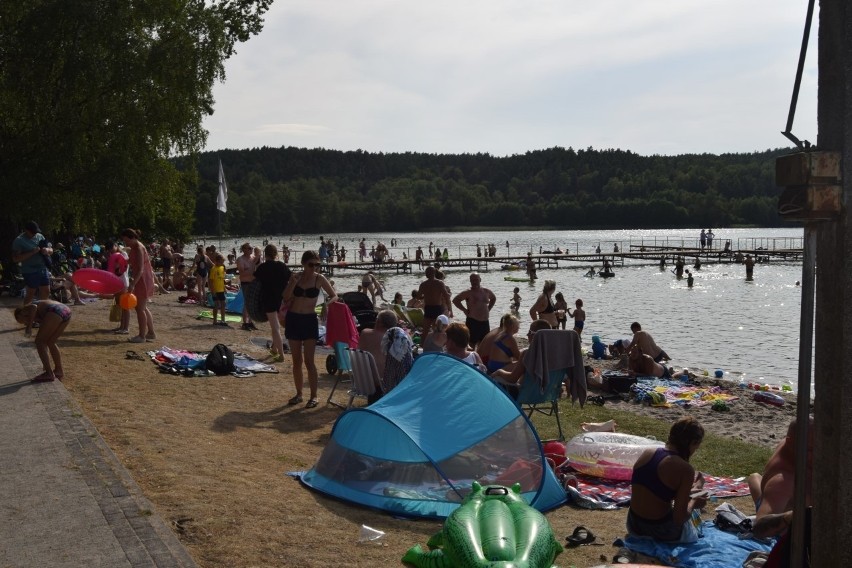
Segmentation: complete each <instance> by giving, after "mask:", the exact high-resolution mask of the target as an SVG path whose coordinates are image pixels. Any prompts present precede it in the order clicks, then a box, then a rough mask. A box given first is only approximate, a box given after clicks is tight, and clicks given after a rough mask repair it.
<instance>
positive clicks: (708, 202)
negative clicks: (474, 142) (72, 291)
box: [179, 147, 789, 234]
mask: <svg viewBox="0 0 852 568" xmlns="http://www.w3.org/2000/svg"><path fill="white" fill-rule="evenodd" d="M787 152H789V150H772V151H764V152H755V153H750V154H722V155H713V154H689V155H681V156H640V155H638V154H635V153H633V152H630V151H624V150H594V149H591V148H588V149H586V150H573V149H572V148H567V149H565V148H549V149H546V150H536V151H530V152H527V153H525V154H519V155H514V156H507V157H495V156H491V155H489V154H461V155H449V154H418V153H410V152H406V153H386V154H385V153H369V152H363V151H354V152H341V151H335V150H326V149H322V148H318V149H305V148H293V147H288V148H267V147H264V148H255V149H251V150H224V151H220V152H216V153H215V154H214V153H205V154H202V155H201V157H200V160H199V161H198V166H197V167H198V172H199V174H200V183H199V188H198V197H197V200H196V209H195V226H194V232H195V233H196V234H215V233H216V231H217V230H218V229H217V226H216V214H215V207H216V192H217V172H218V159H221V160H222V163H223V165H224V168H225V171H226V176H227V179H228V188H229V200H228V214H227V215H225V216H223V228H224V231H225V232H226V233H229V234H279V233H304V232H329V231H385V230H387V231H413V230H429V229H438V228H451V227H459V226H467V227H485V226H487V227H532V226H548V227H554V228H584V227H588V228H591V227H619V228H622V227H623V228H632V227H672V228H675V227H698V226H707V227H720V226H732V225H751V226H764V227H766V226H783V225H785V224H787V223H786V222H784V221H782V220H781V218H780V217H779V216H778V214H777V206H778V195H779V192H780V190H779V188H778V187H777V186H776V185H775V177H774V176H775V158H776V157H777V156H779V155H781V154H784V153H787ZM181 162H182V161H180V160H179V163H181ZM181 167H182V168H192V167H195V164H194V163H191V162H187V163H185V164H183V163H181Z"/></svg>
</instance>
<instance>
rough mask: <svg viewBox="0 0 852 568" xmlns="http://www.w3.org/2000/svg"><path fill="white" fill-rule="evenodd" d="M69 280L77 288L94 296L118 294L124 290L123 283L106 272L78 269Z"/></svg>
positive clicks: (93, 269)
mask: <svg viewBox="0 0 852 568" xmlns="http://www.w3.org/2000/svg"><path fill="white" fill-rule="evenodd" d="M71 280H72V281H73V282H74V284H76V285H77V286H78V287H79V288H83V289H84V290H88V291H89V292H94V293H95V294H110V295H112V294H118V293H119V292H121V291H122V290H124V281H123V280H122V279H121V278H119V277H118V276H116V275H115V274H113V273H112V272H107V271H106V270H99V269H97V268H80V269H78V270H75V271H74V274H72V275H71Z"/></svg>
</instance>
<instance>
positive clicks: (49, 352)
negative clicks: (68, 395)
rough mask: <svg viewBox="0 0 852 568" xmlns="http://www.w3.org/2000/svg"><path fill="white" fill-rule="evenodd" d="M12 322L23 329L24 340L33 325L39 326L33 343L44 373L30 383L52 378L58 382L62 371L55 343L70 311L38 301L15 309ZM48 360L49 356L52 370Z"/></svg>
mask: <svg viewBox="0 0 852 568" xmlns="http://www.w3.org/2000/svg"><path fill="white" fill-rule="evenodd" d="M15 320H17V322H18V323H20V324H23V325H25V326H27V329H26V331H25V334H26V336H27V337H30V336H31V335H32V333H33V324H35V323H37V324H39V328H38V333H37V334H36V338H35V344H36V351H38V357H39V359H41V364H42V367H43V368H44V372H43V373H42V374H40V375H38V376H36V377H33V378H32V379H30V380H31V381H32V382H34V383H45V382H49V381H53V380H56V379H59V380H60V381H61V380H62V379H63V378H64V376H65V371H64V370H63V369H62V355H60V353H59V348H58V347H57V346H56V341H57V340H58V339H59V336H60V335H62V332H63V331H65V328H66V327H68V322H69V321H71V308H69V307H68V306H66V305H65V304H62V303H60V302H55V301H53V300H39V301H38V302H36V303H34V304H27V305H26V306H21V307H19V308H15ZM51 357H53V367H51V365H50V358H51Z"/></svg>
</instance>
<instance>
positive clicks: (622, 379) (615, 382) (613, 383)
mask: <svg viewBox="0 0 852 568" xmlns="http://www.w3.org/2000/svg"><path fill="white" fill-rule="evenodd" d="M602 376H603V386H604V388H605V389H607V390H609V391H610V392H615V393H619V394H624V393H627V392H630V387H631V386H633V385H635V384H636V377H631V376H630V375H629V374H628V373H624V372H621V371H604V372H603V373H602Z"/></svg>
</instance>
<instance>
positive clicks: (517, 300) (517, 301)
mask: <svg viewBox="0 0 852 568" xmlns="http://www.w3.org/2000/svg"><path fill="white" fill-rule="evenodd" d="M520 291H521V289H520V288H517V287H516V288H515V289H514V290H513V291H512V311H515V312H517V311H518V309H520V307H521V294H520Z"/></svg>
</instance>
